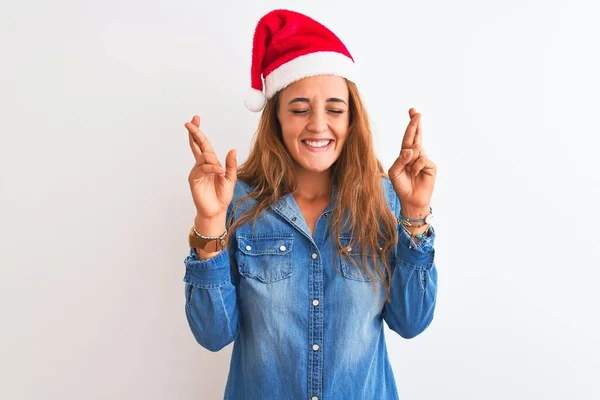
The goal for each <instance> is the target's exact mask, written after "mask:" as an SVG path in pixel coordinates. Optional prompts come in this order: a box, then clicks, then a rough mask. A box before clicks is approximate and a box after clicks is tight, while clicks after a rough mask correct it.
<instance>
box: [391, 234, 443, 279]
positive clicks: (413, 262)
mask: <svg viewBox="0 0 600 400" xmlns="http://www.w3.org/2000/svg"><path fill="white" fill-rule="evenodd" d="M429 232H430V234H429V236H425V237H423V238H422V239H421V240H419V242H418V243H417V242H415V240H414V239H413V238H412V237H410V235H409V234H408V233H407V232H406V231H405V230H404V228H403V227H402V226H400V225H398V251H397V255H398V259H399V263H400V264H402V265H404V266H407V267H410V268H414V269H430V268H431V267H432V266H433V258H434V252H435V250H434V247H433V245H434V242H435V237H436V234H435V229H434V228H433V225H431V226H430V227H429Z"/></svg>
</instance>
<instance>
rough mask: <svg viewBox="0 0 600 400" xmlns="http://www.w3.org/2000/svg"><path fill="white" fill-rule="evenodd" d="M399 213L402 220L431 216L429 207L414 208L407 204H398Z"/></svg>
mask: <svg viewBox="0 0 600 400" xmlns="http://www.w3.org/2000/svg"><path fill="white" fill-rule="evenodd" d="M400 213H401V214H402V216H403V217H404V218H409V219H420V218H425V217H426V216H428V215H429V214H431V208H430V206H429V205H427V206H421V207H419V206H416V207H415V206H411V205H407V204H400Z"/></svg>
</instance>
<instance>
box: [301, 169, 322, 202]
mask: <svg viewBox="0 0 600 400" xmlns="http://www.w3.org/2000/svg"><path fill="white" fill-rule="evenodd" d="M296 185H297V187H296V190H295V191H294V197H296V198H302V199H304V200H308V201H315V200H321V199H329V197H330V195H331V169H328V170H327V171H323V172H313V171H307V170H301V171H300V170H297V171H296Z"/></svg>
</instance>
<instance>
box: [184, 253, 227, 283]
mask: <svg viewBox="0 0 600 400" xmlns="http://www.w3.org/2000/svg"><path fill="white" fill-rule="evenodd" d="M228 251H229V250H228V249H223V250H221V251H220V252H219V253H218V254H217V255H216V256H214V257H211V258H208V259H206V260H200V259H199V258H198V255H197V254H196V250H195V249H194V248H190V253H189V255H188V256H187V257H186V258H185V260H184V263H185V276H184V278H183V280H184V282H187V283H190V284H192V285H194V286H197V287H202V288H212V287H218V286H222V285H223V284H225V283H227V282H229V281H230V280H231V271H230V269H229V253H228Z"/></svg>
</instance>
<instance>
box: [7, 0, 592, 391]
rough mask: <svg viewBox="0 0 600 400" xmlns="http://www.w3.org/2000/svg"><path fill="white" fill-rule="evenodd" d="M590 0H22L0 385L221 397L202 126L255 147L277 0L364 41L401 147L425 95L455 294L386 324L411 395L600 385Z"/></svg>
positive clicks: (375, 103) (16, 9)
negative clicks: (202, 203) (200, 332)
mask: <svg viewBox="0 0 600 400" xmlns="http://www.w3.org/2000/svg"><path fill="white" fill-rule="evenodd" d="M380 3H382V2H380ZM392 4H394V5H392ZM594 4H595V3H594V2H592V1H588V2H584V1H573V0H569V1H567V0H562V1H557V0H555V1H541V0H539V1H533V0H503V1H499V0H498V1H485V2H482V1H475V0H471V1H467V0H456V1H452V2H447V1H441V0H435V1H434V0H419V1H401V2H395V3H392V2H389V3H386V4H385V5H384V4H376V3H375V2H372V3H371V4H370V5H367V2H351V1H333V0H332V1H304V2H302V3H300V2H293V1H267V0H260V1H254V2H243V1H236V2H231V1H219V2H217V1H213V2H208V1H170V2H148V1H133V0H119V1H105V2H99V1H89V0H88V1H82V0H77V1H76V0H70V1H67V0H63V1H53V2H42V1H20V2H16V1H13V2H10V3H9V2H8V1H3V2H2V6H1V9H0V45H1V48H0V50H1V60H2V62H1V63H0V72H1V73H0V101H1V103H0V116H1V118H0V133H1V142H0V143H1V144H0V156H1V157H0V217H1V221H0V222H1V223H0V232H1V235H2V237H1V240H0V250H1V251H0V262H1V273H2V276H1V279H0V296H1V297H0V312H1V316H0V324H1V329H0V335H1V337H0V398H2V399H148V400H149V399H190V400H191V399H218V398H222V394H223V389H224V385H225V380H226V374H227V370H228V364H229V357H230V353H231V345H230V346H228V347H226V348H225V349H223V350H222V351H221V352H218V353H211V352H209V351H207V350H205V349H203V348H201V347H200V346H199V345H197V344H196V342H195V341H194V338H193V336H192V334H191V332H190V331H189V329H188V327H187V321H186V319H185V314H184V291H183V285H184V284H183V281H182V278H183V275H184V265H183V259H184V257H185V255H186V254H187V251H188V249H187V242H186V240H187V233H188V230H189V227H190V226H191V223H192V221H193V217H194V212H195V210H194V206H193V203H192V201H191V196H190V192H189V187H188V183H187V176H188V173H189V170H190V168H191V167H192V164H193V157H192V154H191V151H190V149H189V147H188V138H187V132H186V130H185V128H184V126H183V124H184V122H185V121H187V120H189V119H191V117H192V115H193V114H196V113H197V114H199V115H200V116H201V117H202V122H201V123H202V128H203V130H204V131H205V133H206V134H207V135H208V137H209V138H210V140H211V141H212V143H213V145H214V146H215V148H216V150H217V153H218V155H219V157H220V158H221V159H223V157H224V156H225V154H226V152H227V151H228V150H229V149H230V148H232V147H235V148H236V149H237V150H238V161H239V162H240V163H241V162H242V161H243V160H245V158H246V156H247V154H248V150H249V146H250V142H251V140H252V137H253V135H254V131H255V128H256V123H257V118H258V116H257V115H255V114H253V113H250V112H248V111H247V110H246V109H245V108H244V106H243V98H244V94H245V93H246V91H247V88H248V87H249V80H250V77H249V68H250V51H251V47H250V46H251V42H252V33H253V29H254V26H255V24H256V22H257V20H258V18H259V17H260V16H261V15H263V14H264V13H266V12H267V11H269V10H271V9H273V8H291V9H294V10H297V11H301V12H304V13H307V14H309V15H311V16H313V17H315V18H316V19H318V20H320V21H322V22H323V23H325V24H326V25H327V26H329V27H330V28H331V29H332V30H333V31H334V32H336V33H337V34H338V35H339V36H340V37H341V38H342V40H343V41H344V42H345V43H346V44H347V46H348V47H349V49H350V51H351V52H352V53H353V55H354V57H355V59H356V61H357V63H358V64H359V66H360V69H361V72H362V76H363V81H362V82H360V86H359V87H360V89H361V91H362V94H363V96H364V99H365V101H366V104H367V107H368V110H369V112H370V115H371V117H372V123H373V128H374V133H375V141H376V148H377V151H378V154H379V155H380V159H381V160H382V162H383V163H384V164H385V166H386V167H387V168H389V166H390V165H391V164H392V163H393V161H394V159H395V157H396V156H397V154H398V152H399V149H400V144H401V138H402V134H403V132H404V129H405V126H406V124H407V122H408V109H409V108H410V107H412V106H414V107H416V108H417V110H418V111H420V112H422V114H423V130H424V143H423V144H424V146H425V149H426V150H427V152H428V154H429V156H430V157H431V158H432V159H433V161H434V162H436V163H437V165H438V169H439V173H438V178H437V183H436V189H435V193H434V197H433V203H432V206H433V208H434V212H435V214H436V220H435V221H436V222H435V226H436V230H437V232H438V239H437V242H436V250H437V253H436V257H437V258H436V261H437V266H438V269H439V292H438V296H439V297H438V305H437V310H436V316H435V319H434V321H433V323H432V324H431V326H430V327H429V328H428V329H427V330H426V331H425V332H424V333H423V334H421V335H420V336H418V337H417V338H414V339H412V340H404V339H402V338H400V337H399V336H397V335H395V334H394V333H393V332H392V331H390V330H387V328H386V334H387V340H388V345H389V351H390V355H391V359H392V363H393V368H394V371H395V374H396V379H397V381H398V386H399V390H400V395H401V398H402V399H460V400H466V399H477V400H480V399H502V400H505V399H570V400H574V399H592V398H600V389H599V388H598V386H597V383H596V381H597V378H598V376H599V373H600V352H599V347H600V346H599V345H598V339H599V337H600V324H599V322H598V315H599V313H598V311H597V308H598V305H600V301H599V300H600V296H599V294H598V279H600V273H599V272H598V270H599V267H600V261H599V259H598V245H597V240H598V233H597V230H598V222H599V212H598V206H599V205H600V178H599V177H598V174H599V172H600V162H599V161H598V156H597V155H596V153H597V151H598V145H599V144H600V143H599V139H598V135H599V134H600V129H599V123H598V120H597V112H598V108H599V105H600V102H599V101H598V92H599V89H600V84H599V79H598V71H600V63H599V61H598V51H597V47H598V46H597V40H596V39H594V38H598V37H600V29H599V28H598V25H597V24H596V16H597V15H598V12H597V11H598V10H597V9H596V10H594V9H593V7H598V6H595V5H594Z"/></svg>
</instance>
